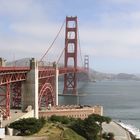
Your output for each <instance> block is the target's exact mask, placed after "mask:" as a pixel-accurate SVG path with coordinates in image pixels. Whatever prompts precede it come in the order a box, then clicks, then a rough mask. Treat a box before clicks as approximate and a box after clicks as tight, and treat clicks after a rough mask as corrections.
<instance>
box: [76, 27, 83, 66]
mask: <svg viewBox="0 0 140 140" xmlns="http://www.w3.org/2000/svg"><path fill="white" fill-rule="evenodd" d="M77 32H78V47H79V51H80V58H81V63H82V66H84V63H83V58H82V51H81V42H80V34H79V29H78V27H77Z"/></svg>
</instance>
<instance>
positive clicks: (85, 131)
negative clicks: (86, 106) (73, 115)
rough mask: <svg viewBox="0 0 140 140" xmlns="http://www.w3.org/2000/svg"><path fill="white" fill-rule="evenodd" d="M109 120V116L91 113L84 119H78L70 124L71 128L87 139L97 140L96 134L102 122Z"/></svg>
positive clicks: (100, 128) (99, 130)
mask: <svg viewBox="0 0 140 140" xmlns="http://www.w3.org/2000/svg"><path fill="white" fill-rule="evenodd" d="M110 121H111V119H110V118H109V117H104V116H100V115H96V114H92V115H89V117H88V118H86V119H84V120H81V119H78V120H77V121H75V123H73V124H72V125H71V128H72V129H73V130H74V131H76V132H77V133H78V134H80V135H81V136H83V137H85V138H86V139H87V140H97V139H98V138H99V136H98V134H99V132H101V130H102V123H103V122H107V123H109V122H110ZM100 135H101V133H100Z"/></svg>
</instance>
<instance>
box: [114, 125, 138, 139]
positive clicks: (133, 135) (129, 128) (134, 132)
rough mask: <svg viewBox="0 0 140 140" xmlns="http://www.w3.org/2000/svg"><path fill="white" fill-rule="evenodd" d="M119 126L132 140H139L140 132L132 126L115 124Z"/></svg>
mask: <svg viewBox="0 0 140 140" xmlns="http://www.w3.org/2000/svg"><path fill="white" fill-rule="evenodd" d="M116 123H117V124H118V125H119V126H121V127H122V128H124V129H125V130H126V131H128V132H129V134H130V136H131V138H132V140H133V139H134V140H139V139H140V130H139V129H138V128H136V127H134V126H132V125H129V124H125V123H122V122H116Z"/></svg>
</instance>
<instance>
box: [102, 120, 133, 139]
mask: <svg viewBox="0 0 140 140" xmlns="http://www.w3.org/2000/svg"><path fill="white" fill-rule="evenodd" d="M103 131H104V132H112V133H114V135H115V140H132V138H131V136H130V133H129V132H128V131H127V130H126V129H124V128H123V127H122V126H120V125H119V124H118V123H117V122H115V121H112V122H110V123H109V124H106V123H104V124H103Z"/></svg>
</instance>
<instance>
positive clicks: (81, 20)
mask: <svg viewBox="0 0 140 140" xmlns="http://www.w3.org/2000/svg"><path fill="white" fill-rule="evenodd" d="M139 5H140V1H138V0H94V1H93V0H86V1H80V0H76V1H75V0H71V1H67V0H51V1H50V0H45V1H44V0H40V1H38V0H12V1H10V0H0V42H1V43H0V57H3V58H5V59H6V60H7V61H11V60H16V59H20V58H24V57H35V58H37V59H40V58H41V57H42V55H43V54H44V53H45V51H46V50H47V49H48V47H49V46H50V44H51V43H52V41H53V39H54V38H55V36H56V34H57V32H58V30H59V28H60V26H61V24H62V22H63V21H64V20H65V17H66V16H77V17H78V28H79V34H80V44H81V45H80V46H81V50H82V54H83V55H85V54H86V55H89V58H90V67H91V68H92V69H95V70H97V71H102V72H107V73H120V72H125V73H140V65H139V63H140V39H139V36H140V6H139ZM64 30H65V27H64V28H63V30H62V33H61V34H60V36H59V38H58V39H57V41H56V43H55V44H54V47H53V49H52V50H51V51H50V53H49V54H48V55H47V57H46V58H45V60H47V61H54V60H56V59H57V58H58V56H59V55H60V53H61V51H62V50H63V48H64V40H65V39H64V37H65V36H64V35H65V33H64ZM79 59H80V58H79ZM61 61H62V62H63V60H61Z"/></svg>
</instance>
